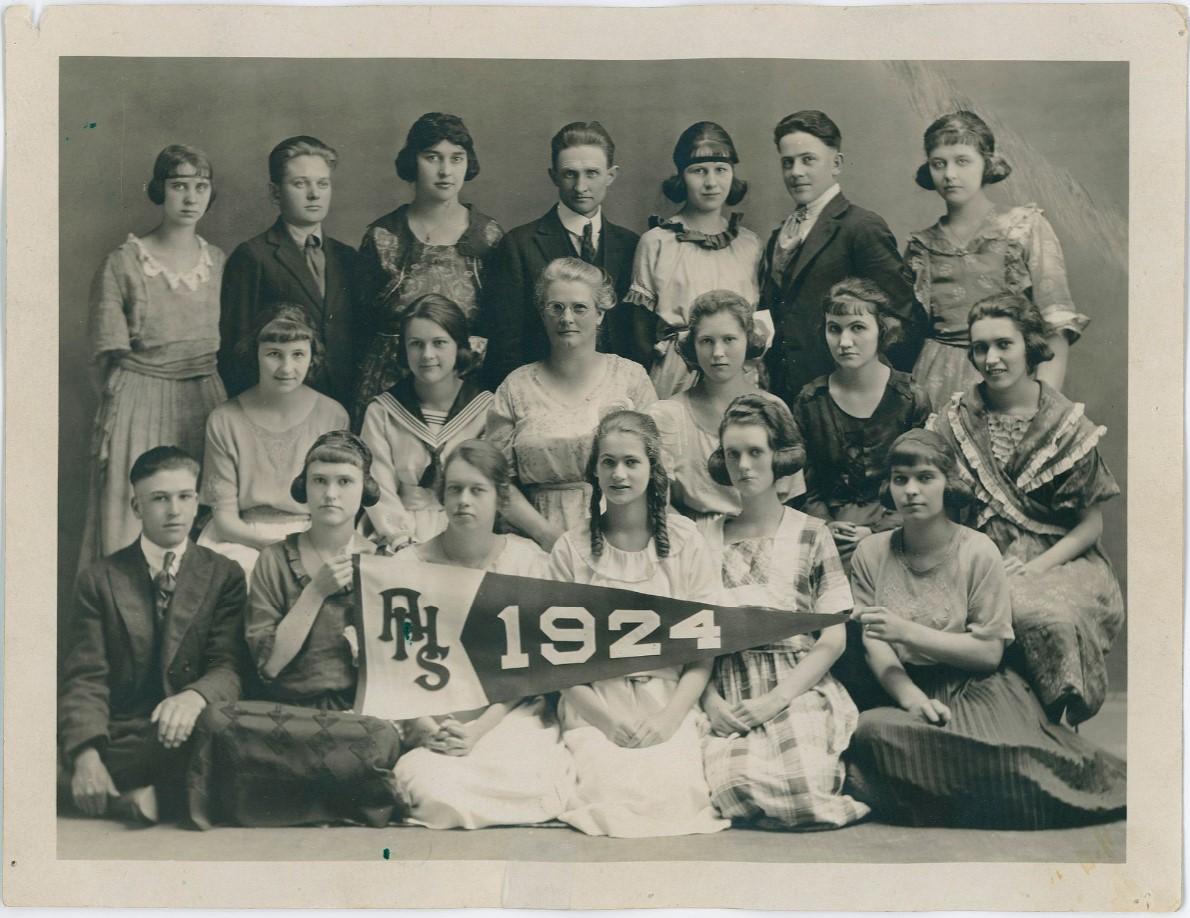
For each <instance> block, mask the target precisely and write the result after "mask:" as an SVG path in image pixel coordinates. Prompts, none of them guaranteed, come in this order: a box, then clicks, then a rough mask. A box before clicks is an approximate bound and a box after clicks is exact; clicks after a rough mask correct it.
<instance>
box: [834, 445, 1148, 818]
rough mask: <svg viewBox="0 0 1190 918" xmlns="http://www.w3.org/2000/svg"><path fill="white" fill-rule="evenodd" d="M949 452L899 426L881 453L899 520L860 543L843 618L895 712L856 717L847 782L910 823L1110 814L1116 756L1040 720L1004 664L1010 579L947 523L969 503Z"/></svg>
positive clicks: (977, 537)
mask: <svg viewBox="0 0 1190 918" xmlns="http://www.w3.org/2000/svg"><path fill="white" fill-rule="evenodd" d="M960 472H961V468H960V467H958V466H957V463H956V456H955V453H954V452H952V451H951V448H950V446H949V445H948V444H947V442H946V440H945V439H944V438H943V437H942V436H940V435H939V434H936V433H934V432H932V431H924V430H911V431H909V432H908V433H905V434H902V435H901V436H900V437H898V438H897V440H896V442H894V443H893V445H892V448H891V449H890V450H889V455H888V486H887V497H886V499H888V500H890V501H891V502H892V503H893V504H894V505H895V506H896V508H897V510H898V511H900V513H901V517H902V519H903V520H904V525H903V526H902V528H900V529H894V530H892V531H891V532H880V533H876V534H875V535H873V536H871V537H870V538H868V539H865V540H864V541H863V542H862V543H861V544H860V546H859V548H857V549H856V551H855V559H854V564H853V566H852V583H851V586H852V593H853V594H854V597H855V612H854V618H855V619H856V620H857V621H858V622H859V624H860V626H861V627H862V628H863V642H864V649H865V650H866V652H867V655H868V661H869V663H870V665H871V667H872V670H873V672H874V673H875V674H876V677H877V679H879V681H880V684H881V685H882V686H883V687H884V690H885V691H886V692H887V693H888V695H889V696H890V697H891V698H892V700H893V701H894V702H895V704H896V707H878V708H874V709H871V710H868V711H865V712H864V713H863V714H861V715H860V719H859V727H858V729H857V731H856V734H855V738H854V740H853V742H852V752H851V762H850V767H849V769H848V777H849V790H850V791H851V793H852V794H854V795H855V796H856V797H858V798H859V799H861V800H864V801H865V802H867V803H869V804H870V805H871V806H872V809H873V810H874V811H875V812H876V813H877V814H878V815H879V816H880V817H881V818H884V819H889V820H892V821H894V822H901V823H909V824H913V825H946V826H966V827H972V828H976V827H977V828H992V829H1049V828H1057V827H1059V826H1069V825H1078V824H1081V823H1088V822H1095V821H1101V820H1105V819H1112V818H1118V817H1120V816H1122V815H1123V813H1124V806H1125V786H1124V778H1125V766H1124V763H1123V762H1122V761H1120V760H1119V759H1118V758H1116V757H1115V756H1113V755H1110V754H1108V753H1106V752H1104V751H1102V750H1100V749H1097V748H1096V747H1094V746H1092V745H1091V744H1090V743H1089V742H1087V741H1086V740H1084V739H1083V738H1082V737H1080V736H1078V735H1077V734H1076V733H1074V732H1073V731H1072V730H1069V729H1067V728H1066V727H1063V726H1060V725H1057V724H1051V723H1049V722H1048V721H1047V719H1046V716H1045V714H1044V713H1043V711H1042V707H1041V704H1040V703H1039V701H1038V699H1037V696H1036V695H1034V694H1033V692H1032V691H1031V690H1030V689H1029V685H1028V683H1026V681H1025V679H1024V678H1023V677H1022V676H1021V675H1020V674H1019V673H1017V671H1016V670H1015V669H1012V668H1010V667H1006V666H1002V665H1001V664H1002V660H1003V655H1004V647H1005V645H1006V644H1007V643H1008V642H1010V641H1011V640H1012V638H1013V626H1012V615H1013V609H1012V600H1011V599H1010V596H1009V577H1008V575H1007V574H1006V573H1005V570H1004V563H1003V561H1002V559H1001V557H1000V552H999V551H998V550H997V549H996V546H995V544H994V543H993V542H992V540H991V539H989V538H988V537H987V536H985V535H983V534H982V533H980V532H977V531H975V530H974V529H968V528H967V527H966V526H960V525H958V524H957V523H955V522H953V521H952V520H951V519H950V518H949V516H948V513H947V511H948V510H951V511H954V510H956V509H958V508H959V507H961V506H962V504H963V503H965V502H966V501H967V500H969V499H970V491H969V490H968V489H967V487H966V485H965V484H964V482H963V480H962V478H961V477H960V474H959V473H960Z"/></svg>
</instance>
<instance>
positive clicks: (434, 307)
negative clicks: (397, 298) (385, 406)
mask: <svg viewBox="0 0 1190 918" xmlns="http://www.w3.org/2000/svg"><path fill="white" fill-rule="evenodd" d="M414 319H426V320H427V321H429V322H433V323H434V324H435V325H438V326H440V327H441V328H442V330H443V331H445V332H446V333H447V334H448V335H450V337H451V340H452V341H454V343H455V346H456V347H457V348H458V354H457V356H456V357H455V375H456V376H458V377H459V378H460V379H462V378H463V377H465V376H466V375H467V374H468V373H470V372H471V371H472V370H474V369H475V367H476V366H477V365H478V363H479V358H478V357H477V356H476V354H475V351H473V350H472V349H471V330H470V328H469V327H468V324H467V316H466V314H465V313H464V312H463V310H462V309H460V308H459V304H458V303H456V302H455V301H454V300H452V299H450V298H449V297H445V296H443V295H442V294H440V293H423V294H422V295H421V296H419V297H418V298H417V299H415V300H414V301H413V302H412V303H410V304H409V306H408V307H407V308H406V310H405V312H404V314H403V315H402V316H401V346H400V348H399V349H398V351H397V365H398V366H400V367H401V369H402V370H409V354H408V353H407V352H406V350H405V343H406V341H407V340H408V339H407V337H406V334H405V330H406V329H407V328H408V327H409V323H410V322H412V321H413V320H414Z"/></svg>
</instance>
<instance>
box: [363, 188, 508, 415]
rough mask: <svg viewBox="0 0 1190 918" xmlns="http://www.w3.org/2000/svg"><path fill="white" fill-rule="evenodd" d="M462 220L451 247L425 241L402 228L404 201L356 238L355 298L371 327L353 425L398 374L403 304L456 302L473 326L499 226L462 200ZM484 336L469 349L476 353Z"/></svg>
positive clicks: (405, 217)
mask: <svg viewBox="0 0 1190 918" xmlns="http://www.w3.org/2000/svg"><path fill="white" fill-rule="evenodd" d="M467 207H468V210H469V222H468V224H467V229H466V230H465V231H464V233H463V235H462V237H461V238H460V239H459V241H458V242H456V243H454V244H453V245H428V244H426V243H424V242H422V241H421V240H419V239H418V238H417V237H416V236H414V235H413V231H412V230H410V229H409V205H407V204H403V205H401V206H400V207H398V208H397V209H396V210H394V211H393V212H392V213H390V214H386V215H385V216H383V217H381V218H380V219H379V220H377V221H376V222H375V223H373V224H372V225H371V226H369V227H368V229H367V231H366V232H365V233H364V238H363V241H362V242H361V243H360V251H359V265H360V279H359V296H360V302H361V304H362V309H363V314H364V316H365V321H366V322H367V323H368V326H369V328H370V329H371V333H370V334H371V340H370V341H369V342H368V344H367V349H366V352H365V354H364V358H363V361H362V363H361V364H360V378H359V384H358V387H357V389H356V395H355V399H354V401H353V403H352V409H351V418H352V422H353V424H354V426H355V428H356V429H358V428H359V425H360V423H361V422H362V421H363V417H364V412H365V411H366V410H367V408H368V403H369V402H370V401H371V400H372V399H373V398H374V397H375V396H377V395H379V394H380V393H381V392H384V391H385V390H387V389H388V388H389V387H391V386H392V385H393V383H395V382H396V381H397V380H398V379H399V378H400V376H401V371H400V368H399V367H398V366H397V352H398V350H399V348H400V340H399V334H400V324H401V317H402V316H403V315H404V312H405V308H406V307H407V306H408V305H409V304H410V303H411V302H413V301H414V300H415V299H417V298H418V297H419V296H421V295H422V294H425V293H439V294H442V295H443V296H445V297H448V298H449V299H451V300H453V301H454V302H455V303H457V304H458V306H459V308H460V309H462V310H463V313H464V315H466V316H467V319H468V321H469V322H470V323H471V324H472V328H474V324H475V320H476V317H477V316H478V314H479V305H480V294H481V291H482V290H483V285H484V283H485V282H486V281H487V276H488V270H489V266H490V262H491V259H492V254H493V250H494V249H495V247H496V244H497V243H498V242H499V241H500V239H501V238H503V236H504V230H502V229H501V228H500V225H499V224H498V223H497V222H496V221H495V220H493V219H492V218H491V217H488V216H486V215H484V214H482V213H480V212H479V211H478V210H474V209H472V208H471V206H470V205H467ZM484 343H485V342H484V341H483V339H474V340H473V341H472V347H473V348H474V349H476V350H477V351H478V352H479V353H482V350H483V345H484Z"/></svg>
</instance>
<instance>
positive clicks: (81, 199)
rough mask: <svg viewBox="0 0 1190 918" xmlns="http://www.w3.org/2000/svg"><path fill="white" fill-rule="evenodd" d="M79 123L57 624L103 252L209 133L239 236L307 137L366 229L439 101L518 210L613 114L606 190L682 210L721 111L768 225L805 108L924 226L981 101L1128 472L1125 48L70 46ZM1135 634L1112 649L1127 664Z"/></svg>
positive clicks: (78, 488)
mask: <svg viewBox="0 0 1190 918" xmlns="http://www.w3.org/2000/svg"><path fill="white" fill-rule="evenodd" d="M60 93H61V108H60V114H61V126H60V127H61V137H60V154H61V158H60V176H61V178H60V192H61V196H60V200H59V214H60V221H61V232H60V266H61V267H60V286H59V291H60V293H59V296H60V300H59V310H60V316H61V337H60V343H59V358H60V367H59V380H60V391H59V409H60V412H61V421H60V428H59V430H60V439H59V444H58V457H59V473H58V482H59V505H58V531H59V565H60V574H59V595H60V597H61V600H60V603H59V621H60V623H61V622H64V621H65V616H66V615H68V614H69V602H68V598H69V591H70V588H71V583H72V579H73V575H74V568H75V563H76V560H75V559H76V555H77V552H78V543H79V536H80V530H81V525H82V522H81V521H82V516H83V511H84V506H85V500H86V481H87V467H88V462H89V450H88V447H89V438H90V432H91V424H92V420H93V417H94V413H95V397H94V395H93V394H92V393H91V391H90V389H89V387H88V384H87V381H86V380H87V375H86V373H85V372H84V368H85V365H86V363H87V361H88V359H89V344H88V341H87V333H86V323H87V293H88V287H89V284H90V280H91V276H92V273H93V272H94V271H95V269H96V267H97V266H98V265H99V263H100V261H101V259H102V258H103V257H104V255H105V254H106V253H107V252H108V251H110V250H111V249H112V248H114V247H115V246H116V245H118V244H119V243H120V242H121V241H123V239H124V237H125V236H126V235H127V234H128V233H129V232H136V233H144V232H147V231H148V230H150V229H152V228H153V226H154V225H155V221H156V212H155V208H154V207H153V206H152V205H151V204H150V203H149V202H148V200H147V199H146V198H145V194H144V185H145V183H146V182H147V180H148V178H149V175H150V170H151V168H152V164H153V158H154V157H155V156H156V154H157V152H158V151H159V150H160V149H161V148H162V147H164V146H165V145H166V144H169V143H188V144H193V145H195V146H198V147H201V148H202V149H204V150H206V151H207V153H208V154H210V156H211V158H212V160H213V161H214V164H215V169H216V187H217V189H218V194H219V200H218V201H217V202H216V204H215V206H214V207H213V208H212V210H211V212H210V214H209V215H208V216H207V217H206V218H205V219H204V220H203V222H202V224H200V227H199V232H200V233H201V234H202V235H203V236H204V237H205V238H206V239H208V240H209V241H211V242H214V243H215V244H217V245H219V246H221V247H222V248H223V249H224V250H225V251H227V252H228V253H229V254H230V252H231V250H232V249H233V248H234V247H235V245H236V244H237V243H239V242H241V241H242V240H244V239H247V238H248V237H250V236H252V235H255V234H256V233H258V232H260V231H261V230H262V229H264V228H265V227H266V226H267V225H268V224H269V223H270V222H271V221H272V220H273V219H274V217H275V213H274V211H273V209H272V208H271V206H270V205H269V202H268V197H267V182H268V175H267V171H266V168H265V159H266V156H267V154H268V151H269V150H270V149H271V148H272V146H273V145H274V144H275V143H276V142H277V141H279V140H281V139H282V138H284V137H287V136H289V135H292V134H313V135H315V136H317V137H319V138H321V139H322V140H324V141H326V142H327V143H329V144H331V145H332V146H334V147H336V148H337V149H338V151H339V154H340V165H339V169H338V172H337V174H336V177H335V192H334V203H333V206H332V212H331V217H330V219H329V220H328V222H327V226H326V228H327V231H328V232H329V233H330V234H331V235H333V236H335V237H337V238H339V239H342V240H343V241H345V242H348V243H351V244H352V245H355V244H358V242H359V239H360V236H361V235H362V233H363V230H364V228H365V227H366V226H367V224H368V223H369V222H370V221H372V220H374V219H375V218H376V217H379V216H380V215H382V214H384V213H387V212H388V211H389V210H391V209H392V208H393V207H395V206H396V205H397V204H399V203H401V202H402V201H405V200H407V199H408V197H409V189H408V188H407V186H405V185H404V184H403V183H401V182H399V181H398V179H397V178H396V175H395V174H394V172H393V167H392V160H393V157H394V155H395V154H396V151H397V150H398V149H399V147H400V145H401V141H402V139H403V137H404V133H405V131H406V130H407V129H408V127H409V125H410V124H411V123H412V121H413V120H414V119H415V118H416V117H417V116H418V115H420V114H422V113H423V112H426V111H446V112H453V113H455V114H458V115H460V116H462V117H463V119H464V120H465V121H466V122H467V125H468V127H469V128H470V129H471V132H472V134H473V136H474V137H475V142H476V148H477V152H478V155H479V160H480V164H481V173H480V175H479V176H478V178H477V179H476V180H475V181H473V182H471V183H470V185H469V186H468V188H467V190H466V193H465V195H464V200H467V201H469V202H472V203H474V204H475V205H476V206H478V207H479V209H481V210H483V211H484V212H486V213H488V214H490V215H491V216H493V217H495V218H496V219H497V220H498V221H499V222H500V223H501V225H503V226H504V227H505V228H506V229H507V228H511V227H513V226H516V225H518V224H520V223H524V222H526V221H528V220H530V219H533V218H535V217H537V216H539V215H540V214H542V213H543V212H544V211H545V210H546V208H547V207H549V206H550V204H551V203H552V202H553V201H554V200H555V198H554V195H553V187H552V186H551V185H550V184H549V179H548V177H547V176H546V168H547V167H548V165H549V138H550V136H551V135H552V134H553V132H554V131H555V130H556V129H557V128H558V127H560V126H561V125H562V124H564V123H566V122H567V121H573V120H579V119H583V120H587V119H598V120H600V121H602V122H603V123H604V124H605V125H606V126H607V128H608V129H609V130H610V131H611V133H612V136H613V137H614V138H615V140H616V144H617V151H616V158H617V161H618V162H619V163H620V165H621V175H620V179H619V180H618V181H617V183H616V185H615V186H614V187H613V189H612V191H611V193H610V195H609V197H608V201H607V204H606V207H607V210H608V213H609V215H610V216H611V218H612V219H614V220H615V221H616V222H617V223H621V224H624V225H626V226H630V227H633V228H634V229H636V230H638V231H641V230H643V229H645V227H646V222H645V221H646V220H647V218H648V215H649V214H650V213H654V212H665V213H668V212H669V210H671V209H672V208H671V207H668V206H667V204H666V202H665V201H664V199H663V198H662V197H661V194H660V190H659V185H660V182H661V181H662V179H664V178H665V177H666V176H667V175H669V174H670V172H672V168H673V167H672V163H671V160H670V153H671V151H672V149H673V143H674V141H675V140H676V138H677V135H678V133H679V132H680V131H681V130H682V129H683V128H684V127H686V126H687V125H688V124H690V123H692V122H694V121H699V120H703V119H707V120H712V121H718V122H719V123H721V124H723V125H724V127H726V128H727V129H728V131H729V132H730V133H731V135H732V137H733V138H734V139H735V142H736V145H737V147H738V149H739V153H740V158H741V163H740V165H739V167H738V172H737V174H739V175H740V176H741V177H743V178H746V179H748V181H749V182H750V184H751V190H750V191H749V193H748V196H747V198H746V199H745V200H744V202H743V203H742V204H741V205H740V206H739V208H738V209H739V210H742V211H743V212H744V213H745V215H746V219H745V222H746V223H747V225H749V226H750V227H752V229H754V230H755V231H756V232H757V233H759V234H760V235H761V236H762V237H764V236H766V235H767V233H768V232H769V230H770V229H771V228H772V227H773V226H774V225H775V224H776V223H777V222H778V221H779V220H780V219H781V218H782V216H783V215H784V214H785V213H786V211H787V208H788V203H789V199H788V198H787V197H786V194H785V190H784V188H783V186H782V184H781V178H780V173H779V169H778V164H777V159H776V155H775V151H774V147H773V143H772V133H771V132H772V126H773V125H774V124H776V122H777V121H778V119H780V118H781V116H783V115H785V114H788V113H789V112H792V111H795V110H796V109H799V108H819V109H822V110H824V111H826V112H827V113H829V114H830V115H831V116H832V117H833V118H834V119H835V120H836V121H837V122H838V124H839V126H840V128H841V129H842V132H843V149H844V153H845V154H846V163H845V166H844V172H843V175H842V178H841V182H842V184H843V187H844V189H845V190H846V192H847V195H848V196H849V197H850V198H851V199H852V200H854V201H855V202H857V203H858V204H861V205H862V206H864V207H867V208H870V209H872V210H875V211H877V212H878V213H880V214H882V215H883V216H884V217H885V219H886V220H888V222H889V225H890V226H891V227H892V229H893V232H894V233H895V234H896V236H897V239H898V240H899V241H900V243H901V244H902V245H903V243H904V240H905V236H906V234H907V233H908V232H909V231H910V230H913V229H917V228H921V227H924V226H927V225H929V224H930V223H932V222H933V221H934V220H936V219H937V218H938V216H939V215H940V214H941V213H942V210H943V208H942V202H941V200H940V198H939V197H938V196H937V195H935V194H933V193H931V192H925V191H922V190H921V189H919V188H918V187H917V186H916V185H915V184H914V182H913V174H914V171H915V170H916V168H917V166H918V164H919V163H920V162H921V161H922V159H923V153H922V150H921V136H922V132H923V130H924V128H925V126H926V125H927V124H928V123H929V121H930V120H932V119H933V118H934V117H936V116H937V115H939V114H941V113H942V112H944V111H948V110H951V109H953V108H955V107H971V108H973V109H974V110H975V111H977V112H979V113H980V114H981V115H983V116H984V117H985V118H986V119H988V120H989V122H990V123H991V124H992V126H993V128H994V129H995V130H996V133H997V139H998V142H999V148H1000V150H1001V151H1002V152H1003V153H1005V155H1006V156H1007V157H1008V158H1009V160H1010V161H1011V162H1012V163H1013V164H1014V166H1015V170H1016V171H1015V172H1014V174H1013V176H1012V177H1011V178H1010V179H1009V180H1008V181H1006V182H1004V183H1002V184H1000V185H997V186H995V188H994V189H993V190H992V196H993V198H995V199H996V200H997V201H1000V202H1004V203H1025V202H1027V201H1035V202H1037V203H1038V204H1040V205H1041V206H1042V207H1043V208H1044V209H1045V210H1046V213H1047V215H1048V216H1049V218H1050V220H1051V222H1052V223H1053V224H1054V228H1055V229H1056V230H1057V233H1058V236H1059V237H1060V238H1061V240H1062V243H1063V246H1064V247H1065V250H1066V256H1067V267H1068V270H1069V273H1070V287H1071V290H1072V291H1073V294H1074V298H1075V303H1076V305H1077V306H1078V307H1079V308H1080V309H1081V310H1082V311H1083V312H1085V313H1087V314H1088V315H1089V316H1091V319H1092V324H1091V326H1090V328H1089V329H1088V332H1087V334H1086V336H1085V337H1084V338H1083V340H1082V341H1081V342H1080V343H1079V344H1078V345H1077V346H1076V347H1075V348H1074V349H1073V351H1072V355H1071V360H1070V372H1069V377H1068V382H1067V392H1068V394H1070V395H1071V396H1072V397H1073V398H1074V399H1076V400H1080V401H1085V402H1086V403H1087V411H1088V414H1089V415H1090V417H1091V418H1092V419H1094V420H1095V421H1097V422H1099V423H1102V424H1106V425H1107V427H1108V436H1107V438H1106V439H1105V440H1104V442H1103V444H1102V447H1101V449H1102V452H1103V455H1104V458H1105V460H1106V461H1107V463H1108V465H1109V466H1110V467H1111V469H1112V471H1113V472H1115V474H1116V477H1117V478H1118V479H1119V481H1120V484H1121V486H1123V487H1126V480H1127V475H1126V472H1127V469H1126V463H1125V460H1126V449H1127V440H1126V433H1127V430H1126V428H1127V369H1128V368H1127V328H1128V319H1127V316H1128V308H1127V306H1128V304H1127V292H1128V284H1127V223H1126V220H1127V213H1128V168H1127V167H1128V66H1127V64H1120V63H1065V62H1061V63H1060V62H1054V63H1019V62H1010V63H1000V62H981V63H957V62H956V63H938V62H934V63H929V64H912V63H880V62H829V61H793V60H714V61H706V60H686V61H634V62H627V63H625V62H604V63H601V62H591V61H582V62H566V61H482V60H465V61H464V60H447V59H439V60H256V59H171V60H159V59H132V58H123V59H122V58H73V59H71V58H63V59H62V62H61V82H60ZM1125 506H1126V502H1125V500H1123V499H1120V500H1116V501H1113V502H1112V503H1111V504H1110V505H1109V506H1108V507H1107V508H1106V510H1105V514H1104V515H1105V520H1106V532H1105V535H1104V542H1105V545H1106V548H1107V551H1108V555H1109V556H1110V557H1111V558H1112V560H1113V562H1114V563H1115V565H1116V569H1117V572H1118V573H1119V575H1120V578H1121V580H1122V581H1123V580H1124V574H1125V566H1124V565H1125V544H1126V542H1125V532H1124V521H1125ZM1124 664H1125V645H1124V642H1123V641H1121V642H1119V643H1118V644H1117V646H1116V649H1115V651H1114V652H1113V653H1112V657H1111V666H1112V670H1113V679H1114V681H1115V684H1116V686H1122V685H1123V679H1124Z"/></svg>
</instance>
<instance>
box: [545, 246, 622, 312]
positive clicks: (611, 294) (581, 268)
mask: <svg viewBox="0 0 1190 918" xmlns="http://www.w3.org/2000/svg"><path fill="white" fill-rule="evenodd" d="M558 281H561V282H563V283H570V284H586V285H587V286H588V287H590V288H591V294H592V296H593V297H594V299H595V308H596V309H598V310H599V311H600V312H607V311H608V310H609V309H611V308H612V307H613V306H615V305H616V288H615V287H614V286H613V285H612V280H611V277H610V276H609V275H608V273H607V272H606V271H604V270H603V268H600V267H597V266H596V265H590V264H587V263H586V262H585V261H583V260H582V259H581V258H573V257H571V256H563V257H562V258H555V259H554V260H553V261H551V262H550V263H549V264H548V265H546V266H545V268H544V269H543V270H542V272H541V274H540V275H538V277H537V284H536V286H535V287H534V290H533V301H534V302H535V303H536V304H537V311H538V312H541V311H542V310H543V309H545V303H546V300H547V299H548V298H549V295H550V284H553V283H555V282H558Z"/></svg>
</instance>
